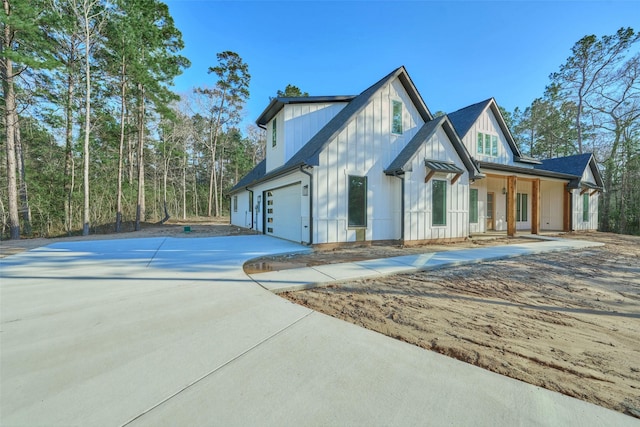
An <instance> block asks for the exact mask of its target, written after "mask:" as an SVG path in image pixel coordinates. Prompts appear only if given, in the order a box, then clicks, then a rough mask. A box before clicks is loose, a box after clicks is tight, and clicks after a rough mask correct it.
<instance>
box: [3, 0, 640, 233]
mask: <svg viewBox="0 0 640 427" xmlns="http://www.w3.org/2000/svg"><path fill="white" fill-rule="evenodd" d="M3 6H4V8H3V13H2V14H0V16H1V24H2V30H3V31H2V35H1V36H0V37H2V41H1V47H2V52H1V54H0V60H1V62H0V71H1V76H2V102H1V105H2V114H3V120H2V123H1V126H2V134H3V138H2V140H1V142H2V150H1V151H0V156H1V157H2V158H1V162H0V177H1V178H2V183H3V185H2V186H1V187H0V215H1V218H0V220H1V222H2V229H1V230H0V232H1V236H2V238H3V239H5V238H14V239H15V238H20V236H23V237H26V236H58V235H65V234H76V233H82V234H89V233H94V232H104V231H108V230H112V231H125V230H126V231H128V230H137V229H140V226H141V223H143V222H145V221H151V222H158V221H163V220H167V219H168V218H169V217H173V218H179V219H187V218H194V217H202V216H209V217H211V216H222V215H225V214H228V209H229V199H228V197H227V194H226V192H227V191H228V190H229V188H230V187H231V186H232V185H233V184H234V183H235V182H237V181H238V179H239V178H241V177H242V176H243V175H244V174H245V173H246V172H248V171H249V170H250V169H251V168H252V167H253V166H254V165H255V164H257V162H259V161H260V160H262V159H263V158H264V155H265V153H264V146H265V135H264V132H263V130H261V129H259V128H257V127H254V126H251V127H248V128H246V129H240V127H239V126H240V122H241V118H242V109H243V106H244V104H245V102H246V100H247V99H248V98H249V95H250V94H249V83H250V79H251V76H250V73H249V66H248V64H246V63H245V62H244V61H243V59H242V58H241V57H240V56H239V55H238V54H237V53H235V52H231V51H224V52H220V53H218V54H217V55H216V57H215V60H214V59H213V58H212V61H213V63H212V64H211V67H210V68H209V70H208V71H209V74H210V76H211V79H210V82H209V84H208V85H203V86H202V87H197V88H194V89H193V90H192V91H191V92H190V93H189V94H183V95H182V96H178V95H177V94H175V93H173V92H172V90H171V86H172V82H173V80H174V79H175V77H177V76H178V75H179V74H180V73H181V72H182V71H183V70H184V69H185V68H187V67H188V66H189V65H190V64H189V60H188V59H187V58H185V57H183V56H182V55H181V50H182V48H183V41H182V35H181V33H180V31H179V30H178V29H177V28H176V27H175V25H174V22H173V19H172V18H171V16H170V14H169V10H168V8H167V6H166V5H165V4H164V3H162V2H160V1H157V0H112V1H105V0H46V1H44V0H3ZM638 39H639V36H638V34H637V33H635V32H634V31H633V30H632V29H630V28H628V29H621V30H619V31H618V32H617V33H616V34H614V35H611V36H602V37H596V36H587V37H584V38H583V39H581V40H580V41H578V42H577V43H576V45H574V47H573V49H572V50H571V55H570V57H569V58H568V59H567V62H566V63H565V64H563V65H562V66H560V68H559V71H558V72H556V73H553V74H552V75H551V77H550V83H549V86H548V87H547V90H546V91H545V93H544V94H543V95H542V96H541V97H540V98H539V99H536V100H535V101H533V103H532V104H531V105H530V106H529V107H527V108H525V109H524V110H520V109H517V108H516V110H515V111H513V112H507V111H503V113H504V114H505V117H506V118H507V120H508V122H509V125H510V128H511V129H512V131H513V133H514V136H515V137H516V139H517V141H518V142H519V144H520V145H521V148H522V149H523V152H525V153H527V154H530V155H532V156H534V157H556V156H564V155H569V154H575V153H581V152H589V151H593V152H594V153H595V154H596V159H597V161H598V162H599V164H600V165H601V167H602V171H603V176H604V178H605V186H606V188H605V192H604V193H603V197H601V210H600V213H601V214H600V220H601V229H603V230H607V231H617V232H624V233H635V234H640V190H639V189H638V186H637V185H636V184H635V183H636V182H639V181H640V126H639V122H640V120H638V118H639V116H640V99H639V95H640V90H639V79H640V74H639V66H638V63H639V54H638V52H637V46H638ZM634 52H635V53H634ZM277 95H278V96H281V95H287V96H305V95H307V94H306V92H302V91H300V90H299V89H298V88H297V87H295V86H291V85H289V86H287V88H286V89H285V91H284V92H282V91H278V93H277ZM265 101H266V100H265ZM5 183H6V184H5Z"/></svg>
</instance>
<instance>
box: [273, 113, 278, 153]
mask: <svg viewBox="0 0 640 427" xmlns="http://www.w3.org/2000/svg"><path fill="white" fill-rule="evenodd" d="M277 128H278V121H277V120H276V119H273V125H272V127H271V146H272V147H275V146H276V141H277V140H278V129H277Z"/></svg>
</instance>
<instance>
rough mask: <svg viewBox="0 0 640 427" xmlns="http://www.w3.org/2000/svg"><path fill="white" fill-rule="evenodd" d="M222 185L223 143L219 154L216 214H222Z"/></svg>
mask: <svg viewBox="0 0 640 427" xmlns="http://www.w3.org/2000/svg"><path fill="white" fill-rule="evenodd" d="M223 187H224V145H222V153H221V156H220V185H219V190H220V196H219V197H217V198H216V199H217V200H216V203H217V206H216V211H217V212H218V215H217V216H220V215H222V190H223Z"/></svg>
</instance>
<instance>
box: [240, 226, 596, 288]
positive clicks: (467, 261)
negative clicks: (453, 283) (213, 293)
mask: <svg viewBox="0 0 640 427" xmlns="http://www.w3.org/2000/svg"><path fill="white" fill-rule="evenodd" d="M541 240H542V239H541ZM545 240H546V239H545ZM564 240H566V239H554V242H556V243H557V242H559V241H564ZM571 242H574V241H571ZM579 242H580V244H578V245H574V244H571V245H562V246H557V247H554V248H548V247H540V248H538V249H535V247H534V248H527V250H526V251H525V252H519V253H511V254H500V255H496V256H484V257H478V258H471V259H465V260H460V261H448V262H443V263H441V264H437V265H430V266H429V265H427V266H424V267H408V268H407V269H406V270H402V271H394V272H391V273H380V274H373V275H367V276H366V277H363V276H359V275H358V276H353V277H349V278H343V279H340V280H330V281H326V282H312V283H300V284H295V285H288V286H282V287H279V288H269V287H266V286H265V285H264V284H262V283H260V279H259V278H257V277H255V275H254V276H252V279H253V280H254V281H256V282H257V283H260V284H261V286H263V287H265V289H268V290H270V291H271V292H273V293H274V294H281V293H284V292H294V291H303V290H309V289H314V288H319V287H326V286H329V285H338V284H342V283H347V282H352V281H354V280H359V279H380V278H383V277H389V276H395V275H398V274H406V273H412V272H418V271H435V270H440V269H444V268H451V267H462V266H465V265H471V264H479V263H481V262H489V261H500V260H505V259H512V258H518V257H521V256H524V255H538V254H542V253H553V252H562V251H567V250H578V249H586V248H590V247H600V246H604V243H599V242H591V241H588V240H580V241H579ZM441 253H446V252H441ZM403 264H404V263H403ZM405 265H407V266H409V265H410V264H405ZM365 268H366V267H365ZM368 269H370V270H374V271H375V269H372V268H368ZM316 271H317V270H316ZM324 275H325V276H327V275H326V274H324Z"/></svg>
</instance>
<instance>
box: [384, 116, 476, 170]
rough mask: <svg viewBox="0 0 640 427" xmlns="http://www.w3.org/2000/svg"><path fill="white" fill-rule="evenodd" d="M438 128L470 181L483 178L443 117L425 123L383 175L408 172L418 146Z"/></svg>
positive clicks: (451, 126) (446, 119) (448, 121)
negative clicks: (446, 138) (453, 150)
mask: <svg viewBox="0 0 640 427" xmlns="http://www.w3.org/2000/svg"><path fill="white" fill-rule="evenodd" d="M439 128H442V130H443V131H444V132H445V133H446V134H447V137H448V138H449V140H450V141H451V144H452V145H453V148H454V149H455V150H456V153H457V154H458V156H459V157H460V159H461V160H462V162H463V163H464V165H465V167H466V168H467V170H468V171H469V176H470V178H471V179H479V178H484V175H483V174H482V173H481V172H480V170H479V169H478V167H477V166H476V164H475V162H474V161H473V160H472V159H471V155H470V154H469V152H468V151H467V148H466V147H465V146H464V144H463V143H462V141H461V140H460V137H459V136H458V134H457V133H456V131H455V129H454V128H453V125H452V124H451V121H450V120H449V118H448V117H447V116H446V115H444V116H440V117H437V118H435V119H433V120H430V121H428V122H426V123H425V124H424V125H423V126H422V127H421V128H420V130H418V132H416V134H415V136H414V137H413V138H411V141H409V143H408V144H407V145H406V146H405V147H404V148H403V149H402V151H400V154H398V156H397V157H396V158H395V159H393V161H392V162H391V164H390V165H389V166H388V167H387V168H386V169H385V171H384V173H385V174H387V175H401V174H403V173H405V172H408V171H410V167H409V164H410V163H411V160H412V159H413V157H414V156H415V155H416V153H417V152H418V149H419V148H420V146H421V145H422V144H423V143H424V142H425V141H427V140H429V138H431V137H432V136H433V134H435V133H436V132H437V130H438V129H439Z"/></svg>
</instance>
